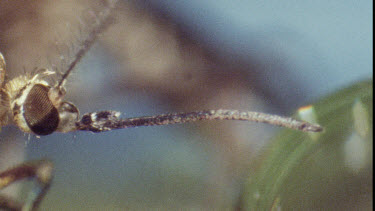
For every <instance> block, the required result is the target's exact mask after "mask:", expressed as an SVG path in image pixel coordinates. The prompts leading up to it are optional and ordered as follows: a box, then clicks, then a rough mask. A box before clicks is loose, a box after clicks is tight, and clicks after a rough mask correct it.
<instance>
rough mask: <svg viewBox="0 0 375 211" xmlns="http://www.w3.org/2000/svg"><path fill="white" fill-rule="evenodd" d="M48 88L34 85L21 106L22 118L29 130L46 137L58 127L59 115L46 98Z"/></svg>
mask: <svg viewBox="0 0 375 211" xmlns="http://www.w3.org/2000/svg"><path fill="white" fill-rule="evenodd" d="M49 89H50V88H49V87H48V86H45V85H42V84H35V85H34V86H33V88H32V89H31V90H30V92H29V94H28V95H27V98H26V100H25V103H24V105H23V109H24V112H23V116H24V118H25V120H26V123H27V125H28V126H29V128H30V130H31V131H33V132H34V133H35V134H37V135H48V134H51V133H53V132H54V131H56V129H57V127H58V125H59V113H58V110H57V109H56V108H55V106H54V105H53V104H52V102H51V100H50V99H49V97H48V91H49Z"/></svg>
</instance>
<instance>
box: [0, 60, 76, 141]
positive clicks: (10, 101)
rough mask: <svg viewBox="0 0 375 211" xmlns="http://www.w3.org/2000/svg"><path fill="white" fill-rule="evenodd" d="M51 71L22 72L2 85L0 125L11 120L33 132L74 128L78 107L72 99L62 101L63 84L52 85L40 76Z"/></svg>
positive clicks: (64, 130) (12, 122) (21, 127)
mask: <svg viewBox="0 0 375 211" xmlns="http://www.w3.org/2000/svg"><path fill="white" fill-rule="evenodd" d="M4 64H5V62H4ZM4 67H5V65H4ZM4 69H5V68H4ZM51 74H53V72H51V71H48V70H45V71H43V72H41V73H36V74H34V75H31V74H25V75H21V76H18V77H16V78H14V79H12V80H10V81H9V82H7V83H5V84H3V85H2V89H1V103H0V105H1V107H0V118H1V122H0V126H4V125H9V124H15V125H17V126H18V127H19V128H20V129H21V130H22V131H24V132H27V133H34V134H36V135H48V134H51V133H53V132H55V131H60V132H69V131H72V130H74V129H75V122H76V121H78V116H79V115H78V113H79V112H78V109H77V108H76V107H75V106H74V105H73V104H72V103H69V102H62V99H63V97H64V95H65V90H64V89H63V88H52V87H51V86H50V85H49V84H48V82H47V81H45V80H44V79H43V78H45V77H47V76H49V75H51ZM2 83H3V82H2Z"/></svg>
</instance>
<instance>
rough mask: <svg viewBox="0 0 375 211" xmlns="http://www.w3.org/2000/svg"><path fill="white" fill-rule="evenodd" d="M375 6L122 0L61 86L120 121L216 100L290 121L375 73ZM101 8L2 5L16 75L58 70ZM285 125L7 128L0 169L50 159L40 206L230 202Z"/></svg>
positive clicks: (217, 205) (79, 102)
mask: <svg viewBox="0 0 375 211" xmlns="http://www.w3.org/2000/svg"><path fill="white" fill-rule="evenodd" d="M372 4H373V3H372V1H355V2H354V1H337V0H336V1H320V0H319V1H313V2H307V1H303V2H302V1H301V2H298V1H297V2H296V1H289V0H288V1H283V2H279V1H268V2H267V3H264V2H259V1H250V0H249V1H239V0H232V1H211V0H207V1H195V0H193V1H170V0H164V1H158V0H154V1H147V0H142V1H135V0H134V1H132V0H130V1H120V2H119V3H118V5H117V8H116V10H115V11H114V12H113V16H114V23H113V24H112V25H111V26H109V27H108V29H107V30H106V31H105V32H104V33H103V34H102V35H101V37H100V39H98V41H97V42H96V44H95V45H94V46H93V47H92V48H91V50H90V51H89V52H88V53H87V55H86V56H85V57H84V59H83V60H82V61H81V62H80V64H79V65H78V66H77V68H76V70H75V72H74V74H73V75H72V76H71V78H70V80H69V81H68V83H67V84H66V88H67V92H68V94H67V97H66V100H68V101H71V102H74V103H75V105H76V106H77V107H78V108H79V109H80V112H81V113H86V112H92V111H99V110H118V111H121V112H122V117H136V116H145V115H155V114H160V113H170V112H182V111H195V110H202V109H218V108H226V109H240V110H253V111H261V112H267V113H274V114H279V115H291V114H293V112H295V110H297V109H298V108H299V107H301V106H304V105H307V104H309V103H313V102H314V101H315V100H317V99H318V98H319V97H321V96H323V95H325V94H328V93H331V92H333V91H334V90H337V89H339V88H341V87H344V86H347V85H349V84H351V83H354V82H357V81H359V80H362V79H368V78H372V65H373V62H372V57H373V53H372V44H373V40H372V33H373V32H372V24H373V22H372V15H373V14H372V13H373V12H372V9H371V8H372ZM105 7H106V4H105V3H102V2H101V1H85V0H69V1H64V2H53V4H52V3H51V2H49V1H45V0H43V1H38V2H30V1H22V0H18V1H1V2H0V51H1V52H2V53H3V55H4V57H5V59H6V62H7V77H8V79H12V78H14V77H16V76H18V75H19V74H23V73H24V72H30V71H32V70H33V69H34V68H35V67H37V68H50V69H54V70H58V71H63V70H64V64H65V63H66V61H69V60H70V59H71V58H73V57H74V54H75V50H76V49H77V46H78V45H79V43H80V41H82V40H83V39H84V38H85V36H87V34H88V33H89V32H90V31H91V30H92V25H93V24H92V23H93V20H92V17H95V16H92V14H99V13H100V11H103V10H104V8H105ZM94 21H95V20H94ZM278 129H279V128H275V127H273V126H269V125H263V124H255V123H247V122H235V121H224V122H223V121H210V122H199V123H193V124H183V125H171V126H163V127H140V128H135V129H126V130H118V131H111V132H107V133H103V134H92V133H88V132H75V133H70V134H52V135H49V136H46V137H36V136H34V135H31V136H29V135H27V134H26V135H25V134H24V133H22V132H21V131H19V130H18V128H16V127H13V126H7V127H3V128H2V131H1V134H0V170H4V169H6V168H7V167H9V166H12V165H15V164H17V163H21V162H22V161H23V160H35V159H41V158H48V159H50V160H52V161H53V162H54V164H55V178H54V181H53V186H52V188H51V189H50V191H49V193H48V194H47V197H46V199H45V200H44V201H43V203H42V210H52V209H54V210H56V209H60V210H88V209H90V210H103V209H107V210H116V209H117V210H122V209H136V210H140V209H156V208H160V209H168V208H169V209H177V208H182V209H198V210H202V209H218V210H227V209H234V208H235V207H236V206H237V205H238V203H239V196H240V194H241V187H242V185H243V183H244V180H245V179H246V178H247V177H248V176H249V175H251V173H252V172H251V171H252V166H253V165H255V164H254V161H256V160H257V155H258V154H259V153H260V152H261V151H262V150H264V148H266V147H267V140H268V139H269V138H270V137H272V136H273V135H274V134H275V132H277V131H278ZM10 192H13V194H15V195H17V193H14V192H15V191H14V190H10ZM19 192H24V191H22V189H20V190H19ZM23 195H24V194H23ZM21 198H22V197H21ZM368 203H369V202H368V201H366V202H364V204H365V205H364V207H366V206H368ZM370 204H372V202H371V203H370ZM343 206H344V205H343ZM345 206H346V207H349V208H350V206H351V205H345ZM353 206H356V205H353ZM56 207H58V208H56Z"/></svg>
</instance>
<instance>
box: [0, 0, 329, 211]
mask: <svg viewBox="0 0 375 211" xmlns="http://www.w3.org/2000/svg"><path fill="white" fill-rule="evenodd" d="M114 7H115V2H113V4H112V5H111V6H110V7H109V8H108V9H107V10H106V11H104V12H103V14H102V15H101V16H100V17H98V18H97V19H98V23H97V26H96V27H95V28H94V30H93V31H92V32H90V34H89V36H88V37H87V39H86V40H84V41H83V42H82V45H81V47H80V49H79V50H78V51H77V53H76V54H75V56H74V60H73V61H72V62H71V63H70V64H69V65H68V67H67V69H66V70H62V72H63V74H62V75H61V77H60V78H59V79H58V80H57V81H56V82H55V83H51V82H50V81H53V80H49V78H51V77H55V75H57V73H56V72H54V71H51V70H48V69H38V70H36V71H34V73H32V74H24V75H20V76H18V77H16V78H14V79H11V80H9V81H6V80H5V74H6V63H5V58H4V56H3V55H2V54H1V53H0V86H1V92H0V95H1V96H0V97H1V98H0V126H6V125H15V126H17V127H18V128H19V129H20V130H22V131H23V132H25V133H31V134H35V135H38V136H44V135H49V134H51V133H54V132H62V133H68V132H73V131H91V132H95V133H98V132H105V131H111V130H115V129H124V128H130V127H138V126H153V125H168V124H176V123H185V122H192V121H198V120H243V121H255V122H263V123H268V124H272V125H278V126H283V127H287V128H291V129H296V130H301V131H306V132H307V131H310V132H319V131H321V130H322V128H321V127H320V126H319V125H316V124H310V123H307V122H303V121H299V120H295V119H292V118H288V117H280V116H277V115H270V114H264V113H258V112H249V111H237V110H224V109H219V110H203V111H197V112H186V113H171V114H162V115H156V116H146V117H136V118H126V119H122V118H120V112H117V111H110V110H106V111H98V112H90V113H86V114H83V115H82V116H80V114H79V110H78V108H77V107H76V106H75V105H74V104H73V103H71V102H68V101H64V97H65V94H66V88H65V83H66V81H67V80H68V78H69V76H70V74H71V72H72V71H73V70H74V69H75V66H76V64H78V63H79V62H80V60H81V59H82V57H83V56H84V55H85V54H86V53H87V52H88V50H89V49H90V47H91V46H92V45H93V43H94V42H95V40H96V38H97V37H98V35H99V34H100V33H101V32H102V31H103V30H105V28H106V26H107V25H108V22H109V19H110V14H111V10H112V9H113V8H114ZM52 171H53V165H52V163H51V162H49V161H45V160H42V161H36V162H29V163H25V164H22V165H20V166H17V167H15V168H12V169H9V170H7V171H4V172H2V173H0V189H1V188H4V187H6V186H8V185H10V184H12V183H13V182H16V181H19V180H21V179H25V178H35V179H36V180H37V181H38V184H39V188H38V191H36V192H33V193H32V194H31V195H32V196H31V197H29V199H28V200H27V201H26V202H25V204H23V205H20V204H17V203H16V202H15V201H13V200H12V199H9V198H5V197H4V198H3V197H0V207H4V208H9V209H10V208H14V209H21V208H22V209H26V210H27V209H31V210H33V209H37V207H38V205H39V203H40V202H41V200H42V198H43V196H44V195H45V194H46V192H47V190H48V189H49V187H50V184H51V180H52Z"/></svg>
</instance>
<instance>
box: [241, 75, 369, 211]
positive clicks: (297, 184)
mask: <svg viewBox="0 0 375 211" xmlns="http://www.w3.org/2000/svg"><path fill="white" fill-rule="evenodd" d="M372 87H373V85H372V80H371V81H365V82H361V83H358V84H355V85H353V86H351V87H348V88H345V89H343V90H341V91H339V92H337V93H334V94H332V95H329V96H328V97H325V98H323V99H322V100H320V101H318V102H317V103H316V104H314V110H315V113H316V114H315V115H316V117H317V121H318V123H319V124H321V125H322V126H323V127H324V128H325V130H324V132H323V133H321V134H320V135H318V136H316V134H308V133H302V132H295V131H291V130H284V131H282V132H281V133H280V134H279V135H277V136H276V137H275V138H274V140H273V141H272V142H271V143H272V145H271V146H270V147H269V148H267V149H268V150H267V152H266V153H265V155H264V160H263V162H262V164H261V165H260V166H259V168H258V169H257V170H256V171H255V174H254V175H251V176H250V178H249V179H248V182H247V184H246V187H245V193H244V195H243V204H242V205H243V207H242V208H244V210H280V208H281V209H282V210H342V209H345V210H348V209H351V210H352V209H354V208H357V209H358V208H361V209H362V210H363V209H364V208H366V209H367V208H370V207H371V206H372V175H373V169H372V140H373V131H372V124H373V123H372V121H373V119H372V114H373V103H372V102H373V97H372V92H373V91H372V90H373V89H372Z"/></svg>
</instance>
